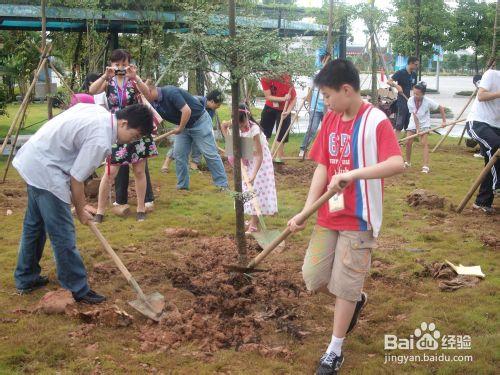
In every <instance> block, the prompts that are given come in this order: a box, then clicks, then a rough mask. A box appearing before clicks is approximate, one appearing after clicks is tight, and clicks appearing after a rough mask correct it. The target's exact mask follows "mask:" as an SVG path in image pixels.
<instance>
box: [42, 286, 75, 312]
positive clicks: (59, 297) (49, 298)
mask: <svg viewBox="0 0 500 375" xmlns="http://www.w3.org/2000/svg"><path fill="white" fill-rule="evenodd" d="M74 305H75V300H74V299H73V295H72V294H71V292H70V291H69V290H66V289H58V290H56V291H52V292H48V293H46V294H45V295H44V296H43V297H42V299H40V301H39V302H38V304H37V306H36V307H35V311H39V312H43V313H45V314H65V313H66V312H67V311H68V309H69V308H71V307H72V306H74Z"/></svg>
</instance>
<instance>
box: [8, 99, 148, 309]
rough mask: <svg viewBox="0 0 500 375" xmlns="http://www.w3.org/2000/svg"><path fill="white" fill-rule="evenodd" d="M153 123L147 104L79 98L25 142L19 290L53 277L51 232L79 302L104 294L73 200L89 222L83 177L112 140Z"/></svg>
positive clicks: (59, 264) (62, 271) (130, 137)
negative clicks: (46, 270)
mask: <svg viewBox="0 0 500 375" xmlns="http://www.w3.org/2000/svg"><path fill="white" fill-rule="evenodd" d="M152 129H153V117H152V114H151V111H150V110H149V109H148V108H147V107H146V106H144V105H141V104H135V105H130V106H127V107H125V108H124V109H122V110H120V111H118V112H116V114H115V115H112V114H111V113H109V112H108V111H106V109H104V108H103V107H101V106H99V105H95V104H77V105H75V106H73V107H71V108H70V109H68V110H66V111H65V112H63V113H61V114H60V115H58V116H56V117H54V118H53V119H51V120H49V121H48V122H47V123H45V125H43V126H42V127H41V128H40V130H38V132H37V133H36V134H35V135H34V136H32V137H31V138H30V140H29V141H28V142H26V143H25V144H24V145H23V147H21V149H20V150H19V151H18V153H17V155H16V157H15V158H14V161H13V163H12V164H13V166H14V167H15V168H16V169H17V171H18V172H19V174H20V175H21V177H22V178H23V179H24V180H25V181H26V183H27V185H28V186H27V190H28V207H27V208H26V213H25V217H24V224H23V233H22V237H21V241H20V246H19V256H18V262H17V267H16V270H15V272H14V279H15V282H16V288H17V290H18V291H19V293H20V294H25V293H29V292H31V291H33V290H34V289H37V288H40V287H42V286H44V285H46V284H47V283H48V278H47V277H45V276H41V275H40V273H41V268H40V264H39V263H40V259H41V257H42V253H43V249H44V246H45V241H46V233H47V234H48V236H49V238H50V242H51V244H52V249H53V253H54V258H55V260H56V268H57V277H58V279H59V282H60V284H61V285H62V287H63V288H65V289H68V290H70V291H71V292H72V293H73V297H74V298H75V300H76V301H78V302H79V301H81V302H85V303H90V304H94V303H100V302H103V301H104V300H105V297H103V296H101V295H99V294H97V293H96V292H94V291H92V290H91V289H90V287H89V285H88V282H87V273H86V271H85V266H84V264H83V260H82V258H81V256H80V253H79V252H78V249H77V248H76V239H75V225H74V223H73V217H72V215H71V203H73V205H74V206H75V210H76V214H77V216H78V219H79V220H80V222H81V223H82V224H88V222H89V221H90V220H92V216H91V215H90V214H89V213H88V212H86V211H85V209H84V207H85V194H84V181H85V180H86V179H87V178H88V177H89V176H90V175H91V174H92V173H93V172H94V170H95V169H96V168H97V167H98V166H99V165H100V164H101V163H102V161H103V160H104V159H105V157H106V156H108V155H110V154H111V145H112V144H113V143H116V142H118V143H129V142H132V141H134V140H137V139H139V138H140V137H141V136H142V135H144V134H150V133H151V131H152Z"/></svg>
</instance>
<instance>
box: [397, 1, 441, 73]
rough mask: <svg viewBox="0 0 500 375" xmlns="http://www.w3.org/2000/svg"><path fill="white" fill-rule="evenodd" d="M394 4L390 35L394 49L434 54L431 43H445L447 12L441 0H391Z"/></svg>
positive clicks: (410, 52)
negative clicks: (393, 22)
mask: <svg viewBox="0 0 500 375" xmlns="http://www.w3.org/2000/svg"><path fill="white" fill-rule="evenodd" d="M393 6H394V12H393V15H394V18H395V20H396V22H395V24H394V25H393V26H391V27H390V28H389V37H390V39H391V43H392V45H393V46H394V51H395V52H397V53H401V54H404V55H414V56H417V57H419V58H421V56H422V55H428V56H430V55H433V54H434V52H435V51H434V48H433V45H434V44H438V45H443V44H445V41H446V38H447V37H446V35H447V33H448V30H449V27H450V21H449V19H450V12H449V10H448V7H447V6H446V4H445V1H444V0H393ZM420 66H422V64H420ZM420 75H421V72H420Z"/></svg>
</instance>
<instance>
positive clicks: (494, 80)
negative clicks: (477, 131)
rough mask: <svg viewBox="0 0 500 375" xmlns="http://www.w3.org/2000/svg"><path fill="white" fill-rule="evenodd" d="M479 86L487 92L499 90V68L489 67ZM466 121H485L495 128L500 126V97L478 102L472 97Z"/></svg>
mask: <svg viewBox="0 0 500 375" xmlns="http://www.w3.org/2000/svg"><path fill="white" fill-rule="evenodd" d="M479 87H480V88H483V89H485V90H488V91H489V92H498V91H500V70H493V69H489V70H487V71H486V72H484V74H483V78H481V82H480V83H479ZM467 121H478V122H485V123H487V124H488V125H490V126H493V127H495V128H500V98H497V99H494V100H489V101H487V102H480V101H479V100H478V98H477V97H476V99H474V104H472V108H471V111H470V113H469V116H467Z"/></svg>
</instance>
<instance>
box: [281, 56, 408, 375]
mask: <svg viewBox="0 0 500 375" xmlns="http://www.w3.org/2000/svg"><path fill="white" fill-rule="evenodd" d="M314 83H315V84H316V85H317V86H319V88H320V90H321V92H322V94H323V98H324V102H325V105H327V106H328V107H329V109H330V110H331V111H329V112H328V113H327V114H326V116H325V118H324V120H323V124H322V126H321V131H320V133H319V134H318V137H317V138H316V141H315V143H314V146H313V148H312V149H311V153H310V158H311V159H313V160H315V161H316V162H317V163H318V166H317V167H316V171H315V172H314V176H313V179H312V181H311V187H310V189H309V194H308V197H307V201H306V203H305V206H304V209H306V208H308V207H310V206H311V205H312V204H313V203H314V202H315V201H316V200H317V199H318V198H319V197H320V196H321V195H322V194H323V193H324V192H325V191H326V190H327V189H334V190H335V191H337V192H338V194H337V196H336V197H334V198H335V199H331V200H330V201H329V202H327V203H326V204H325V205H323V206H322V207H321V208H320V209H319V211H318V219H317V223H316V226H315V228H314V231H313V233H312V236H311V240H310V243H309V247H308V249H307V252H306V255H305V259H304V265H303V267H302V273H303V277H304V281H305V283H306V286H307V288H308V289H309V290H312V291H322V292H325V293H329V294H331V295H334V296H336V301H335V316H334V321H333V335H332V340H331V342H330V345H329V346H328V348H327V350H326V353H325V354H324V355H323V356H322V357H321V360H320V363H319V366H318V369H317V374H336V373H337V372H338V370H339V369H340V366H341V365H342V362H343V360H344V356H343V355H342V350H341V348H342V343H343V340H344V337H345V335H346V334H347V333H348V332H350V331H351V330H352V329H353V328H354V325H355V324H356V322H357V319H358V317H359V313H360V311H361V309H362V308H363V306H364V305H365V304H366V300H367V297H366V293H363V292H362V289H363V283H364V280H365V277H366V275H367V274H368V271H369V268H370V264H371V250H372V248H373V247H374V246H375V243H376V240H375V239H376V237H377V236H378V234H379V231H380V226H381V224H382V204H383V180H382V179H383V178H385V177H390V176H393V175H395V174H398V173H401V172H403V170H404V162H403V158H402V156H401V149H400V147H399V145H398V142H397V139H396V136H395V134H394V131H393V129H392V125H391V123H390V121H389V120H388V119H387V117H386V116H385V114H384V113H383V112H382V111H380V110H379V109H377V108H375V107H373V106H371V105H370V104H367V103H365V102H364V101H363V99H362V98H361V95H360V92H359V88H360V85H359V73H358V71H357V70H356V68H355V66H354V65H353V64H352V63H351V62H350V61H347V60H341V59H338V60H334V61H331V62H330V63H328V64H327V65H326V66H325V67H324V68H323V69H322V70H321V71H320V72H319V73H318V75H317V76H316V77H315V80H314ZM341 186H343V187H341ZM299 215H300V214H299ZM297 219H298V216H295V217H294V218H292V219H291V220H290V221H289V223H288V225H289V227H290V229H291V230H292V231H298V230H302V229H304V227H305V224H302V225H297V222H296V221H297Z"/></svg>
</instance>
